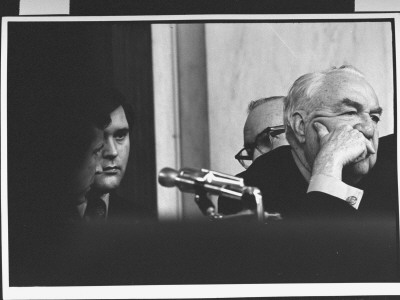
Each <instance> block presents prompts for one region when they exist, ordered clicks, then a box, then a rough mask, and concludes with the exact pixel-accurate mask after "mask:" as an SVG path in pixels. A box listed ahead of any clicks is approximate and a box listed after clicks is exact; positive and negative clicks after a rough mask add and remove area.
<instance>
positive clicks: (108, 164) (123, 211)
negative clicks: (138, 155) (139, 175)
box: [81, 88, 143, 221]
mask: <svg viewBox="0 0 400 300" xmlns="http://www.w3.org/2000/svg"><path fill="white" fill-rule="evenodd" d="M103 99H104V102H103V103H102V105H104V107H105V108H106V110H107V112H108V115H109V117H110V119H111V122H110V124H108V126H107V127H106V128H105V129H104V130H103V139H104V148H103V149H102V151H101V159H100V169H99V170H98V171H97V172H96V175H95V178H94V183H93V185H92V188H91V190H90V193H89V194H88V202H87V205H84V206H83V207H82V208H81V215H82V216H83V217H84V218H85V219H87V220H92V219H94V218H99V217H100V218H101V219H103V220H106V219H107V220H121V219H126V220H130V221H132V220H135V219H138V218H140V217H141V216H142V215H143V210H142V209H141V208H139V207H136V206H134V204H133V203H132V202H131V201H128V200H127V199H122V198H121V197H120V196H119V195H118V194H117V189H118V187H119V186H120V183H121V181H122V179H123V177H124V174H125V171H126V167H127V164H128V159H129V152H130V139H131V135H130V133H131V131H132V127H133V109H132V106H131V105H130V104H129V103H128V102H127V101H126V100H125V98H124V97H123V95H122V94H121V93H120V92H119V91H118V90H116V89H114V88H113V89H109V90H108V92H107V93H106V96H105V97H103ZM85 206H86V207H85Z"/></svg>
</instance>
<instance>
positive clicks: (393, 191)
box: [218, 135, 398, 220]
mask: <svg viewBox="0 0 400 300" xmlns="http://www.w3.org/2000/svg"><path fill="white" fill-rule="evenodd" d="M395 143H396V140H395V136H394V135H390V136H387V137H384V138H381V139H380V146H379V151H378V159H377V163H376V164H375V167H374V168H373V169H372V171H371V172H370V174H368V175H367V176H366V177H365V178H364V179H363V180H361V182H360V183H359V184H357V186H356V187H357V188H360V189H362V190H364V195H363V199H362V201H361V204H360V207H359V209H358V210H357V211H356V210H354V209H353V208H352V207H350V206H349V205H348V204H347V203H346V202H345V201H343V200H341V199H338V198H335V197H332V196H330V195H327V194H324V193H320V192H313V193H309V194H307V193H306V191H307V187H308V183H307V182H306V180H305V179H304V178H303V176H302V175H301V173H300V171H299V169H298V168H297V166H296V164H295V162H294V160H293V157H292V154H291V150H290V149H291V148H290V146H282V147H279V148H277V149H275V150H273V151H271V152H269V153H267V154H264V155H262V156H261V157H259V158H257V159H256V160H255V161H254V163H253V164H252V165H251V166H250V167H249V169H247V170H246V171H245V172H243V173H241V174H239V175H238V176H241V177H243V178H244V182H245V184H246V185H248V186H256V187H258V188H259V189H260V190H261V192H262V195H263V204H264V209H265V210H266V211H267V212H279V213H281V215H282V217H283V218H284V219H288V220H291V219H292V218H296V219H297V218H320V217H323V218H327V217H328V218H331V217H332V218H335V217H339V218H343V217H344V216H348V217H350V218H353V217H354V218H361V217H364V216H366V217H370V216H372V215H374V216H375V217H383V216H385V217H388V218H390V219H392V220H395V219H396V215H397V211H398V210H397V207H398V205H397V170H396V147H395V146H396V144H395ZM218 209H219V211H220V212H222V213H225V214H231V213H234V212H237V211H239V210H240V209H241V206H240V204H238V203H237V202H234V201H232V200H229V199H225V198H222V197H220V199H219V201H218Z"/></svg>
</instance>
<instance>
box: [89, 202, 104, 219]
mask: <svg viewBox="0 0 400 300" xmlns="http://www.w3.org/2000/svg"><path fill="white" fill-rule="evenodd" d="M106 209H107V208H106V204H105V202H104V201H103V200H102V199H100V198H92V199H89V200H88V204H87V207H86V210H85V219H86V220H88V221H95V220H97V221H100V220H105V219H106Z"/></svg>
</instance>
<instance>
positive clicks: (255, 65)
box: [205, 22, 393, 174]
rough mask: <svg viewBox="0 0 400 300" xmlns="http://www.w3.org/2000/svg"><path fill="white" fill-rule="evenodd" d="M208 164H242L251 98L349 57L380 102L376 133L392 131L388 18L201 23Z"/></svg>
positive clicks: (278, 91)
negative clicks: (239, 157) (237, 155)
mask: <svg viewBox="0 0 400 300" xmlns="http://www.w3.org/2000/svg"><path fill="white" fill-rule="evenodd" d="M205 27H206V49H207V78H208V107H209V127H210V160H211V169H213V170H217V171H221V172H225V173H229V174H236V173H238V172H241V171H243V169H242V167H241V166H240V165H239V163H237V162H236V161H235V160H234V158H233V156H234V155H235V153H236V152H237V151H238V150H239V149H240V148H241V147H242V144H243V140H242V130H243V125H244V122H245V119H246V116H247V115H246V107H247V104H248V102H249V101H250V100H254V99H258V98H261V97H267V96H273V95H285V94H286V93H287V91H288V89H289V87H290V85H291V83H293V82H294V80H296V79H297V78H298V77H299V76H301V75H303V74H305V73H309V72H313V71H318V70H323V69H326V68H329V67H331V66H340V65H342V64H352V65H354V66H355V67H356V68H358V69H359V70H360V71H362V72H363V73H364V74H365V76H366V77H367V80H368V81H369V82H370V83H371V85H372V86H373V87H374V89H375V91H376V94H377V95H378V98H379V100H380V104H381V106H382V107H383V109H384V115H383V118H382V119H383V121H382V122H381V124H380V133H381V136H383V135H387V134H389V133H392V132H393V65H392V32H391V27H390V23H389V22H379V23H376V22H356V23H353V22H345V23H340V22H337V23H332V22H330V23H264V24H262V23H261V24H260V23H253V24H249V23H247V24H246V23H242V24H239V23H237V24H206V26H205Z"/></svg>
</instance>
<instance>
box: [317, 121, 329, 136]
mask: <svg viewBox="0 0 400 300" xmlns="http://www.w3.org/2000/svg"><path fill="white" fill-rule="evenodd" d="M313 125H314V128H315V130H316V131H317V134H318V137H319V138H320V139H322V138H323V137H324V136H326V135H327V134H328V133H329V131H328V128H326V126H325V125H323V124H321V123H319V122H314V124H313Z"/></svg>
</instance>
